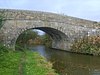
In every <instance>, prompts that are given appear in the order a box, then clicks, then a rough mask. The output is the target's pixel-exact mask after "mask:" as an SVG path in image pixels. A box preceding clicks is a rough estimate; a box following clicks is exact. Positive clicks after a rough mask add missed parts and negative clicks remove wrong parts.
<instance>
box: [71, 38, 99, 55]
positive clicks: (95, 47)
mask: <svg viewBox="0 0 100 75" xmlns="http://www.w3.org/2000/svg"><path fill="white" fill-rule="evenodd" d="M71 48H72V49H71V51H72V52H77V53H85V54H86V53H87V54H92V55H100V36H87V37H84V38H82V39H79V40H76V41H75V43H74V44H73V45H72V47H71Z"/></svg>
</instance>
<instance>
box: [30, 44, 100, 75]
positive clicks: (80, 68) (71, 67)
mask: <svg viewBox="0 0 100 75" xmlns="http://www.w3.org/2000/svg"><path fill="white" fill-rule="evenodd" d="M30 49H31V50H33V51H36V52H39V53H40V54H41V55H42V56H44V57H45V58H46V60H47V61H50V62H52V63H53V68H54V69H56V71H57V72H58V73H59V74H60V75H100V57H96V56H89V55H81V54H74V53H68V52H64V51H59V50H54V49H49V48H46V47H45V46H42V45H40V46H32V47H30Z"/></svg>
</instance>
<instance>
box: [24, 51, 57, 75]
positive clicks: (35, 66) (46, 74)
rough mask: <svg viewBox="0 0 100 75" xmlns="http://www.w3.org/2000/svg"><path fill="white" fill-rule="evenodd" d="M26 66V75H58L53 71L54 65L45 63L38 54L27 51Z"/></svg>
mask: <svg viewBox="0 0 100 75" xmlns="http://www.w3.org/2000/svg"><path fill="white" fill-rule="evenodd" d="M25 64H26V65H25V71H26V75H33V74H34V75H57V74H56V73H54V70H53V69H52V64H51V63H48V62H47V61H45V60H44V58H43V57H41V56H40V55H39V54H38V53H35V52H34V53H32V52H30V51H27V52H26V63H25Z"/></svg>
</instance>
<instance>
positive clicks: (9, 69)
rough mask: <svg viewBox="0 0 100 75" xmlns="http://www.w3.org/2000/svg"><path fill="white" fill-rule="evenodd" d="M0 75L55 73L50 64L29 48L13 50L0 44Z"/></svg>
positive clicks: (42, 74)
mask: <svg viewBox="0 0 100 75" xmlns="http://www.w3.org/2000/svg"><path fill="white" fill-rule="evenodd" d="M0 75H57V73H55V72H54V70H53V69H52V64H51V63H49V62H47V61H45V59H44V58H43V57H41V56H40V55H39V54H38V53H36V52H31V51H30V50H24V51H13V50H10V49H9V48H7V47H4V46H2V45H1V46H0Z"/></svg>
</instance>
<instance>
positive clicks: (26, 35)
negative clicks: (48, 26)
mask: <svg viewBox="0 0 100 75" xmlns="http://www.w3.org/2000/svg"><path fill="white" fill-rule="evenodd" d="M16 43H17V45H22V44H23V45H24V44H27V45H40V44H41V45H45V46H47V47H51V45H52V39H51V37H50V36H49V35H48V34H44V35H38V32H37V31H33V30H32V29H31V30H27V31H25V32H23V33H22V34H21V35H20V36H19V37H18V39H17V42H16Z"/></svg>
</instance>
